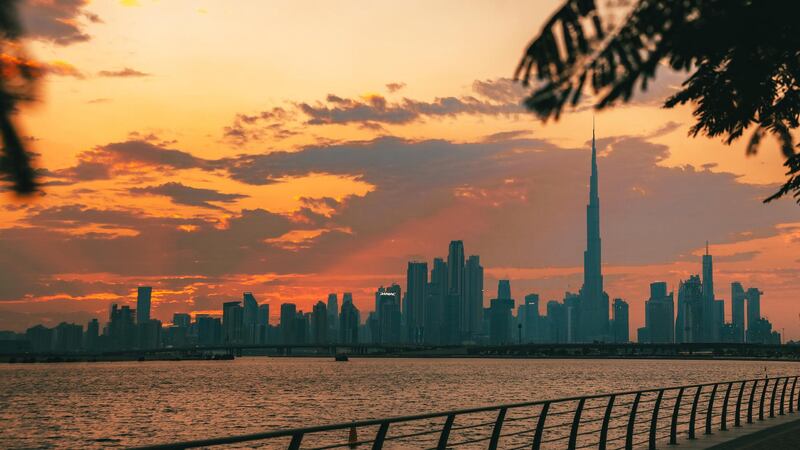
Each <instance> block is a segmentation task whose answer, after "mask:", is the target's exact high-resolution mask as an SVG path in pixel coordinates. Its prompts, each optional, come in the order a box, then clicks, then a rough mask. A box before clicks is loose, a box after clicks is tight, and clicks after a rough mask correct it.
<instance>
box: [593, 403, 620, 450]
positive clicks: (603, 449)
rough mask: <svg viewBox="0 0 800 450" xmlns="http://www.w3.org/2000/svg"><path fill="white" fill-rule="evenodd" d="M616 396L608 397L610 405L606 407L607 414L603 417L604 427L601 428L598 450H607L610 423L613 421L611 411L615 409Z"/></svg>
mask: <svg viewBox="0 0 800 450" xmlns="http://www.w3.org/2000/svg"><path fill="white" fill-rule="evenodd" d="M615 397H616V396H615V395H611V396H610V397H608V405H606V413H605V415H603V426H602V427H600V441H599V442H598V444H597V449H598V450H606V438H608V422H609V421H611V411H612V410H613V409H614V398H615Z"/></svg>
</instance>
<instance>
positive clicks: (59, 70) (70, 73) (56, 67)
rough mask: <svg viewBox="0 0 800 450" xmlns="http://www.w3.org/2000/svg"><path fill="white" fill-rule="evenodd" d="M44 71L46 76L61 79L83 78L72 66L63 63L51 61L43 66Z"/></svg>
mask: <svg viewBox="0 0 800 450" xmlns="http://www.w3.org/2000/svg"><path fill="white" fill-rule="evenodd" d="M44 71H45V73H47V74H48V75H57V76H61V77H73V78H78V79H83V78H85V76H84V75H83V74H82V73H81V72H80V71H79V70H78V69H77V68H76V67H75V66H73V65H72V64H70V63H68V62H64V61H53V62H50V63H47V64H44Z"/></svg>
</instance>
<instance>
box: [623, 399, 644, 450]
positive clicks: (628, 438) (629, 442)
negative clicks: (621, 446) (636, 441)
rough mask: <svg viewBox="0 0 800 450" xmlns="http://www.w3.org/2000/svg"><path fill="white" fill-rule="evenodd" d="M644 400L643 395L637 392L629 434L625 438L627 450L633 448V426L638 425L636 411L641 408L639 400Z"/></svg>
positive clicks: (629, 421) (629, 423)
mask: <svg viewBox="0 0 800 450" xmlns="http://www.w3.org/2000/svg"><path fill="white" fill-rule="evenodd" d="M641 398H642V393H641V392H637V393H636V397H634V399H633V405H631V416H630V417H629V418H628V433H627V435H626V436H625V450H631V449H632V448H633V426H634V425H636V409H637V408H638V407H639V399H641Z"/></svg>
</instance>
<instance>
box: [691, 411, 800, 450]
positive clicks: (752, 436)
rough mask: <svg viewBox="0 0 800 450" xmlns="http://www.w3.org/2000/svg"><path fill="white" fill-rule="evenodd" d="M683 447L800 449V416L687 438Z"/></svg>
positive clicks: (750, 449) (698, 448)
mask: <svg viewBox="0 0 800 450" xmlns="http://www.w3.org/2000/svg"><path fill="white" fill-rule="evenodd" d="M680 448H681V450H701V449H702V450H762V449H766V450H798V449H800V417H798V415H797V414H796V413H795V414H789V415H786V416H778V417H775V418H772V419H769V418H767V419H766V420H764V421H759V422H756V423H753V424H750V425H747V426H744V427H740V428H732V429H729V430H728V431H716V432H714V434H712V435H704V436H698V439H696V440H692V441H683V442H681V445H680Z"/></svg>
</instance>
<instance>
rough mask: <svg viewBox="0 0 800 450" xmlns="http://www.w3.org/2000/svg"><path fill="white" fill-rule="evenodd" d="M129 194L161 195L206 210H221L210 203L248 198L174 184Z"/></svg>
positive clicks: (136, 190)
mask: <svg viewBox="0 0 800 450" xmlns="http://www.w3.org/2000/svg"><path fill="white" fill-rule="evenodd" d="M131 193H132V194H134V195H144V194H150V195H161V196H165V197H169V198H170V199H172V201H173V202H175V203H178V204H181V205H189V206H198V207H201V208H208V209H223V208H221V207H219V206H217V205H214V204H212V203H211V202H214V203H233V202H235V201H236V200H240V199H243V198H247V197H248V196H247V195H243V194H223V193H221V192H219V191H215V190H213V189H201V188H195V187H191V186H186V185H184V184H181V183H176V182H170V183H164V184H162V185H159V186H148V187H144V188H133V189H131Z"/></svg>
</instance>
